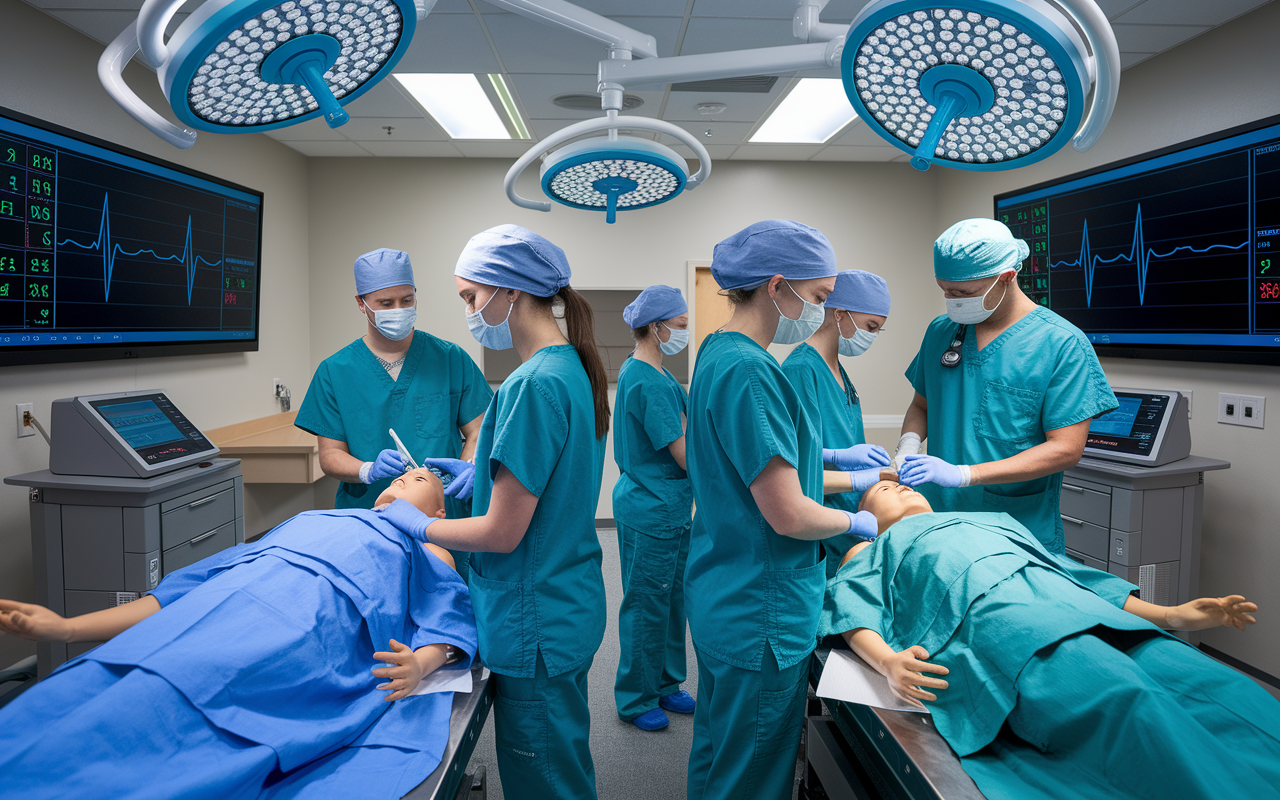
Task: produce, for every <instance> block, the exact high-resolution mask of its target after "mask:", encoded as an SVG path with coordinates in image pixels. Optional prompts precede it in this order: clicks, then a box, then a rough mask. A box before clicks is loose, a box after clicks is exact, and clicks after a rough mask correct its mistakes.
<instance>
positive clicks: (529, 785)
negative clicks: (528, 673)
mask: <svg viewBox="0 0 1280 800" xmlns="http://www.w3.org/2000/svg"><path fill="white" fill-rule="evenodd" d="M590 669H591V660H590V659H588V660H587V662H586V663H585V664H582V665H581V666H579V667H577V668H576V669H572V670H569V671H568V672H565V673H563V674H560V675H556V676H554V677H550V676H548V675H547V666H546V664H544V663H543V661H542V653H541V651H539V653H538V665H537V668H536V671H535V674H534V677H532V678H512V677H510V676H508V675H499V674H498V673H496V672H495V673H493V681H494V687H495V689H496V694H495V696H494V699H493V725H494V737H495V739H496V740H497V748H498V776H499V777H500V778H501V779H502V793H503V795H504V796H506V797H518V798H521V800H556V798H560V800H594V798H595V796H596V770H595V766H594V765H593V764H592V763H591V749H590V747H589V745H588V737H589V734H590V730H591V713H590V711H589V710H588V708H587V672H589V671H590Z"/></svg>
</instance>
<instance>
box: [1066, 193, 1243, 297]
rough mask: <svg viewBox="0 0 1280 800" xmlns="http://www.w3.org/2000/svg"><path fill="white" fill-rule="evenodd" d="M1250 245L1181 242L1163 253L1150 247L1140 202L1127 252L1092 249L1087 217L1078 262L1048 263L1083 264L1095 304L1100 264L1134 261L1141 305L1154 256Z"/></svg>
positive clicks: (1087, 292)
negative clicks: (1111, 255)
mask: <svg viewBox="0 0 1280 800" xmlns="http://www.w3.org/2000/svg"><path fill="white" fill-rule="evenodd" d="M1248 246H1249V240H1248V239H1246V240H1245V241H1243V242H1241V243H1240V244H1234V245H1233V244H1211V245H1209V246H1208V247H1192V246H1190V245H1180V246H1178V247H1175V248H1173V249H1172V250H1170V251H1168V252H1165V253H1160V252H1157V251H1155V250H1152V249H1151V248H1149V247H1147V243H1146V239H1145V238H1144V236H1143V231H1142V204H1141V203H1139V204H1138V213H1137V217H1136V218H1135V219H1134V223H1133V244H1132V245H1131V246H1130V248H1129V253H1128V254H1127V255H1126V254H1124V253H1121V254H1120V255H1117V256H1115V257H1114V258H1103V257H1102V256H1096V255H1094V254H1093V251H1092V250H1090V248H1089V219H1088V218H1087V217H1086V218H1085V221H1084V232H1083V233H1082V234H1081V239H1080V256H1079V257H1078V258H1077V259H1076V260H1075V261H1054V262H1051V263H1050V264H1049V267H1050V269H1056V268H1058V267H1081V268H1083V269H1084V293H1085V305H1086V306H1088V307H1092V306H1093V276H1094V273H1095V271H1096V270H1097V269H1098V265H1100V264H1114V263H1116V262H1117V261H1127V262H1129V263H1130V264H1133V265H1134V266H1135V267H1136V268H1137V270H1138V304H1139V305H1145V304H1146V297H1147V272H1148V270H1149V269H1150V266H1151V261H1152V259H1161V258H1168V257H1170V256H1173V255H1176V254H1178V253H1180V252H1182V251H1186V252H1189V253H1196V254H1202V253H1208V252H1210V251H1212V250H1241V249H1243V248H1245V247H1248Z"/></svg>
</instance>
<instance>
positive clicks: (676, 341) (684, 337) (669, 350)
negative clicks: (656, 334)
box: [658, 322, 689, 356]
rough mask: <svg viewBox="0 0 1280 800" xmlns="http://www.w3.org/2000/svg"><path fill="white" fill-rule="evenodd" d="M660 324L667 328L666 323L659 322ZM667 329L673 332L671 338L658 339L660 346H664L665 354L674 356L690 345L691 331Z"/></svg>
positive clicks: (663, 351) (663, 352)
mask: <svg viewBox="0 0 1280 800" xmlns="http://www.w3.org/2000/svg"><path fill="white" fill-rule="evenodd" d="M658 324H659V325H661V326H662V327H664V328H667V325H666V323H662V322H659V323H658ZM667 330H668V331H669V332H670V333H671V338H670V339H667V340H666V341H665V342H664V341H662V340H658V347H660V348H662V354H663V355H666V356H674V355H675V354H676V353H679V352H680V351H681V350H683V349H685V347H687V346H688V345H689V331H687V330H683V331H682V330H679V329H676V328H667Z"/></svg>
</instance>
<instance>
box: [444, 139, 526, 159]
mask: <svg viewBox="0 0 1280 800" xmlns="http://www.w3.org/2000/svg"><path fill="white" fill-rule="evenodd" d="M533 145H534V143H533V142H530V141H521V142H455V143H454V146H455V147H457V148H458V149H459V150H460V151H462V154H463V155H464V156H467V157H468V158H511V159H516V158H519V157H520V156H522V155H524V154H525V153H526V152H527V151H528V150H529V148H530V147H533Z"/></svg>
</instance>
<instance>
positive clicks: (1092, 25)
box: [1054, 0, 1120, 152]
mask: <svg viewBox="0 0 1280 800" xmlns="http://www.w3.org/2000/svg"><path fill="white" fill-rule="evenodd" d="M1054 2H1056V3H1057V4H1058V5H1060V6H1062V7H1063V8H1064V9H1066V10H1067V11H1068V12H1069V13H1070V14H1071V15H1072V16H1074V17H1075V21H1076V24H1077V25H1079V26H1080V30H1081V31H1083V32H1084V38H1085V42H1086V43H1087V44H1088V45H1089V49H1090V50H1092V51H1093V58H1092V59H1091V60H1090V64H1089V66H1090V67H1091V70H1090V71H1091V72H1093V102H1092V103H1090V104H1089V111H1088V113H1087V114H1086V116H1085V118H1084V122H1082V123H1081V124H1080V128H1079V130H1077V131H1076V135H1075V136H1074V137H1072V139H1071V146H1072V147H1074V148H1075V149H1076V150H1079V151H1081V152H1083V151H1085V150H1088V149H1089V148H1090V147H1093V146H1094V145H1095V144H1096V143H1097V142H1098V137H1100V136H1101V135H1102V131H1103V130H1105V129H1106V127H1107V123H1108V122H1110V121H1111V113H1112V112H1113V111H1115V108H1116V96H1117V95H1118V94H1119V93H1120V47H1119V45H1117V44H1116V33H1115V31H1113V30H1112V29H1111V23H1109V22H1108V21H1107V15H1106V14H1104V13H1102V9H1100V8H1098V5H1097V3H1096V2H1095V0H1054Z"/></svg>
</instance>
